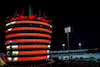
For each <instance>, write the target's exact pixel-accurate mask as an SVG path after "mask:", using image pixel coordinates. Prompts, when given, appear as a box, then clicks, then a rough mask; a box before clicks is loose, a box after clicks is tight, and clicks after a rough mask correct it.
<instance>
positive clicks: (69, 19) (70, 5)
mask: <svg viewBox="0 0 100 67" xmlns="http://www.w3.org/2000/svg"><path fill="white" fill-rule="evenodd" d="M29 5H31V6H32V7H33V12H34V13H35V14H37V15H38V10H41V11H42V13H43V12H45V13H46V16H47V17H48V19H52V20H53V22H52V24H53V26H54V28H53V34H52V35H53V38H52V40H53V41H52V45H53V47H52V48H53V49H60V47H61V44H62V43H66V34H65V33H64V27H66V26H69V25H70V26H71V27H72V32H71V33H70V48H71V49H76V48H78V42H79V41H81V43H82V44H83V46H82V48H98V47H99V48H100V20H99V19H100V10H99V9H100V4H99V2H96V1H95V2H94V1H93V2H91V1H88V2H87V1H81V2H80V1H77V2H76V1H75V2H73V1H71V2H69V1H46V2H43V1H41V2H39V1H37V2H35V1H33V0H32V1H29V0H27V1H26V0H24V1H23V2H22V1H17V0H16V1H15V0H14V1H2V2H1V4H0V34H1V35H0V51H3V46H4V23H5V20H6V17H7V16H13V15H14V12H15V10H18V12H19V13H21V9H22V8H24V9H25V15H28V7H29Z"/></svg>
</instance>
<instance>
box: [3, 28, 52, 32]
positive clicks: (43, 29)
mask: <svg viewBox="0 0 100 67" xmlns="http://www.w3.org/2000/svg"><path fill="white" fill-rule="evenodd" d="M14 30H40V31H46V32H49V33H51V30H48V29H45V28H39V27H15V28H12V30H11V31H14ZM6 32H8V30H6V31H5V33H6Z"/></svg>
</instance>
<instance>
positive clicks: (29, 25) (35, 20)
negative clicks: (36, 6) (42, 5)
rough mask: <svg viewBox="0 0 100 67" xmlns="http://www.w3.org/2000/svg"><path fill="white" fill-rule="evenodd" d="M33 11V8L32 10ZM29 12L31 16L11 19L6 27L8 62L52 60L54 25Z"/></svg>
mask: <svg viewBox="0 0 100 67" xmlns="http://www.w3.org/2000/svg"><path fill="white" fill-rule="evenodd" d="M30 9H32V8H30ZM32 11H33V10H29V16H24V9H22V15H19V16H17V11H16V13H15V16H14V17H11V18H10V20H9V22H6V25H5V29H6V30H5V38H6V42H5V45H6V50H7V54H6V55H7V61H8V62H10V61H11V62H24V61H39V60H46V59H49V58H50V55H49V49H50V45H51V38H52V36H51V33H52V25H51V23H50V20H46V19H45V17H41V12H40V11H39V17H36V16H35V15H33V12H32Z"/></svg>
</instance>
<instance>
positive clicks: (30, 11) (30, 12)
mask: <svg viewBox="0 0 100 67" xmlns="http://www.w3.org/2000/svg"><path fill="white" fill-rule="evenodd" d="M29 15H31V5H30V6H29Z"/></svg>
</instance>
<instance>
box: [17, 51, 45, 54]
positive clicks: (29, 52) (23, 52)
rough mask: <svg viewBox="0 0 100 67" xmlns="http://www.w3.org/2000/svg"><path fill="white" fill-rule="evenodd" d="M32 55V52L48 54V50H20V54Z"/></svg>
mask: <svg viewBox="0 0 100 67" xmlns="http://www.w3.org/2000/svg"><path fill="white" fill-rule="evenodd" d="M23 54H24V55H30V54H47V50H37V51H18V55H23Z"/></svg>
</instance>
